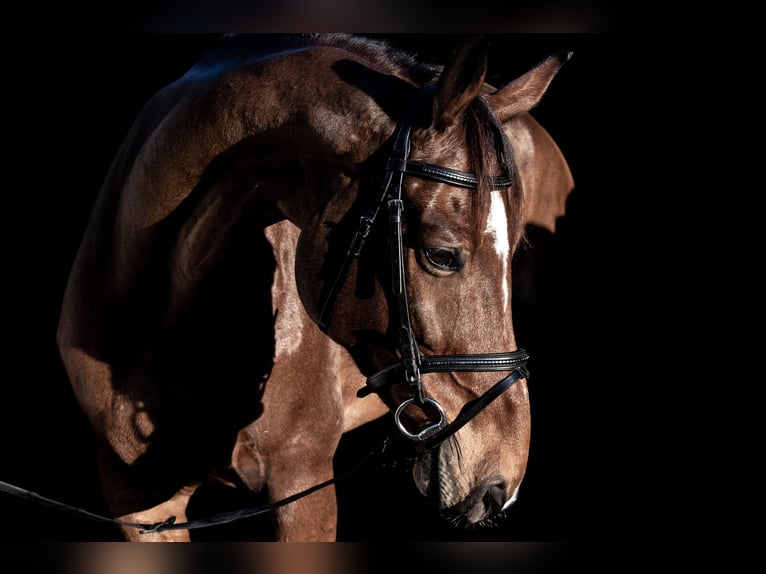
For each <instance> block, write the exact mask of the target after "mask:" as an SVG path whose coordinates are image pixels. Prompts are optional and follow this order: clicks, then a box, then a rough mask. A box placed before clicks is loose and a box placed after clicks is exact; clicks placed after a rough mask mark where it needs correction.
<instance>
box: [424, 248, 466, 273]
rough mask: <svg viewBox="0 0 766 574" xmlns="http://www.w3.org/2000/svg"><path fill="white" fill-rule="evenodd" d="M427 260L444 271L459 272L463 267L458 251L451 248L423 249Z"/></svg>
mask: <svg viewBox="0 0 766 574" xmlns="http://www.w3.org/2000/svg"><path fill="white" fill-rule="evenodd" d="M423 253H424V254H425V256H426V259H428V261H429V262H430V263H431V265H433V266H434V267H436V268H437V269H441V270H442V271H457V270H458V269H460V268H461V267H462V266H463V262H462V257H461V256H460V253H459V252H458V250H457V249H452V248H449V247H426V248H424V249H423Z"/></svg>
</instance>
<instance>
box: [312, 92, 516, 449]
mask: <svg viewBox="0 0 766 574" xmlns="http://www.w3.org/2000/svg"><path fill="white" fill-rule="evenodd" d="M433 88H434V86H433V85H429V86H425V87H424V88H421V89H420V90H419V91H418V94H417V96H416V98H415V99H414V101H413V103H412V104H411V105H410V107H409V109H408V110H407V112H406V114H405V116H404V118H403V120H402V121H401V122H400V124H399V125H398V127H397V130H396V134H395V136H394V142H393V147H392V149H391V155H390V156H389V159H388V161H387V163H386V172H385V176H384V178H383V183H382V185H381V189H380V192H379V194H378V196H377V197H376V200H375V202H374V203H373V205H372V207H371V208H370V209H369V210H368V212H367V213H366V214H365V215H363V216H362V217H361V219H360V222H359V227H358V228H357V231H356V234H355V235H354V238H353V239H352V241H351V245H350V246H349V249H348V251H347V252H346V256H345V259H344V261H343V264H342V265H341V268H340V271H339V272H338V275H337V276H336V278H335V281H334V282H333V284H332V286H331V288H330V290H329V292H328V295H327V296H326V298H325V302H324V304H323V306H322V311H321V313H320V321H319V322H320V326H321V327H322V328H323V329H325V330H326V329H327V326H328V324H329V321H330V318H331V313H332V310H333V308H334V305H335V302H336V300H337V297H338V293H339V292H340V289H341V287H342V286H343V283H344V282H345V281H346V278H347V277H348V274H349V272H350V269H351V265H352V264H353V262H354V261H355V260H356V259H357V258H358V257H359V256H360V254H361V253H362V250H363V248H364V245H365V243H366V241H367V238H368V237H369V234H370V231H371V230H372V227H373V225H374V224H375V221H376V220H377V217H378V215H379V213H380V210H381V207H382V206H383V204H384V203H385V204H386V206H387V208H388V212H389V240H390V248H391V271H392V281H391V283H392V285H391V287H392V294H393V296H394V298H395V300H396V302H397V308H398V309H397V311H398V313H397V318H398V321H399V350H400V354H401V361H400V362H399V363H396V364H394V365H391V366H389V367H387V368H385V369H383V370H381V371H379V372H378V373H375V374H374V375H372V376H370V377H369V378H368V379H367V384H366V386H365V387H363V388H362V389H360V390H359V391H358V392H357V396H359V397H364V396H367V395H368V394H370V393H372V392H375V393H379V392H381V391H383V390H385V389H386V388H387V387H388V386H390V385H391V384H394V383H398V382H401V381H402V380H404V381H405V382H406V383H407V384H408V385H409V388H410V392H411V394H412V397H413V398H412V399H407V400H406V401H405V403H403V404H402V405H400V407H399V409H397V411H396V413H395V420H396V423H397V426H399V429H400V430H401V431H402V433H403V434H405V436H407V437H408V438H411V439H413V440H415V441H416V442H418V446H417V448H418V450H425V449H428V448H433V447H434V446H436V445H437V444H439V443H440V442H442V441H443V440H445V439H447V438H449V437H450V436H451V435H453V434H454V433H455V432H457V431H458V429H460V428H461V427H462V426H464V425H465V424H466V423H467V422H468V421H469V420H470V419H472V418H473V417H474V416H476V415H477V414H478V413H479V412H480V411H481V410H482V409H484V408H485V407H486V406H487V405H488V404H489V403H490V402H492V401H494V400H495V399H496V398H497V397H498V396H500V394H502V392H504V391H505V390H507V389H508V388H509V387H510V386H511V385H512V384H513V383H515V382H516V381H517V380H519V379H521V378H526V377H528V376H529V373H528V371H527V369H526V363H527V361H528V359H529V355H528V354H527V353H526V351H525V350H523V349H518V350H516V351H510V352H505V353H488V354H475V355H430V356H422V355H421V354H420V351H419V349H418V345H417V340H416V337H415V334H414V332H413V330H412V325H411V321H410V313H409V307H408V302H407V288H406V277H405V271H404V254H403V245H402V241H403V239H402V221H401V217H402V211H403V202H402V187H403V180H404V176H405V175H412V176H415V177H419V178H422V179H428V180H431V181H437V182H441V183H446V184H449V185H453V186H457V187H461V188H466V189H478V181H477V178H476V176H475V175H474V174H472V173H467V172H462V171H457V170H453V169H449V168H445V167H441V166H436V165H432V164H427V163H422V162H413V161H409V159H408V157H409V152H410V133H411V131H412V126H413V123H414V117H415V113H416V112H417V109H418V108H419V107H420V106H421V102H423V100H424V99H425V98H426V96H428V95H429V94H430V93H431V92H432V91H433ZM510 185H511V179H510V178H509V177H508V176H495V177H494V178H493V189H495V190H504V189H507V188H508V187H509V186H510ZM485 371H511V374H509V375H508V376H507V377H505V378H504V379H502V380H501V381H500V382H498V383H496V384H495V385H494V386H493V387H491V388H490V389H489V390H488V391H487V392H485V393H484V394H483V395H481V396H480V397H478V398H477V399H475V400H473V401H471V402H469V403H467V404H466V405H465V406H464V407H463V409H462V410H461V412H460V414H459V415H458V417H457V418H456V419H455V420H454V421H452V422H451V423H449V424H447V423H446V415H443V413H444V411H443V409H442V408H441V406H440V405H439V404H438V403H436V401H434V400H432V399H429V398H427V397H426V396H425V392H424V389H423V385H422V382H421V378H420V375H421V373H436V372H485ZM411 402H417V403H418V404H420V405H423V404H424V403H425V402H430V403H431V404H433V405H434V406H435V407H436V408H437V409H438V410H439V411H440V413H442V415H443V416H442V418H441V420H440V421H438V423H437V424H435V425H432V426H429V427H428V428H427V429H425V430H424V431H421V432H420V433H418V434H413V433H410V432H409V431H407V429H405V428H404V425H403V423H401V422H400V419H399V417H400V414H401V412H402V411H403V408H404V407H406V406H407V404H409V403H411Z"/></svg>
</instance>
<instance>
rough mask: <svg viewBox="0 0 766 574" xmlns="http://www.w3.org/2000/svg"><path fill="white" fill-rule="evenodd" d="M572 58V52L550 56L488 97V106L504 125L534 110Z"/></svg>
mask: <svg viewBox="0 0 766 574" xmlns="http://www.w3.org/2000/svg"><path fill="white" fill-rule="evenodd" d="M571 57H572V52H558V53H556V54H553V55H552V56H548V57H547V58H546V59H545V60H543V61H542V62H541V63H540V64H538V65H537V66H536V67H535V68H533V69H532V70H530V71H529V72H527V73H526V74H524V75H523V76H520V77H519V78H517V79H515V80H514V81H512V82H511V83H509V84H506V85H505V86H503V87H502V88H500V89H499V90H497V91H496V92H494V93H492V94H489V95H487V96H486V98H487V104H489V107H490V108H491V109H492V111H493V112H494V113H495V115H496V116H497V119H498V120H500V122H502V123H504V122H506V121H508V120H509V119H511V118H512V117H513V116H516V115H518V114H521V113H524V112H528V111H529V110H531V109H532V108H534V107H535V106H536V105H537V104H538V103H539V102H540V99H541V98H542V97H543V94H545V91H546V90H547V89H548V86H549V85H550V83H551V80H553V77H554V76H555V75H556V73H557V72H558V71H559V69H560V68H561V66H563V65H564V63H565V62H567V61H568V60H569V58H571Z"/></svg>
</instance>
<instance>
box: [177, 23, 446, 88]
mask: <svg viewBox="0 0 766 574" xmlns="http://www.w3.org/2000/svg"><path fill="white" fill-rule="evenodd" d="M321 46H324V47H331V48H339V49H343V50H346V51H348V52H351V53H353V54H357V55H359V56H361V57H362V58H364V59H366V60H368V61H369V62H370V63H371V64H374V65H375V66H376V67H379V68H382V69H387V70H391V71H392V72H395V73H397V74H399V75H401V76H404V77H406V78H409V79H411V80H412V81H413V82H415V83H417V84H419V85H423V84H427V83H429V82H431V81H433V80H434V79H435V78H436V76H437V75H438V73H439V71H440V70H441V66H437V65H432V64H428V63H424V62H422V61H420V60H418V59H417V58H416V57H415V55H413V54H411V53H408V52H406V51H404V50H402V49H400V48H396V47H394V46H392V45H391V44H390V43H389V42H388V41H386V40H384V39H376V38H371V37H368V36H363V35H357V34H345V33H311V34H309V33H296V34H284V35H283V34H247V33H245V34H223V35H222V36H220V38H219V40H218V42H217V43H216V44H215V45H214V46H213V47H212V48H211V49H210V50H208V51H207V52H206V53H205V54H204V55H203V56H202V57H201V58H200V60H199V61H198V62H197V63H196V64H195V65H194V66H193V67H192V68H191V69H190V70H189V71H188V72H187V75H201V74H206V73H220V72H222V71H226V70H231V69H234V68H237V67H240V66H245V65H248V64H252V63H254V62H257V61H259V60H262V59H265V58H268V57H269V56H272V55H275V54H278V53H281V52H289V51H296V50H302V49H306V48H311V47H321Z"/></svg>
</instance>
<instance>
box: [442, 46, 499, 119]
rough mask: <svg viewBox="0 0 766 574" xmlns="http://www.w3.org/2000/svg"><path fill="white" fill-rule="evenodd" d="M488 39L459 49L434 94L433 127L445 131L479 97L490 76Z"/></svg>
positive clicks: (444, 70) (446, 66) (446, 68)
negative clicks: (486, 77) (488, 74)
mask: <svg viewBox="0 0 766 574" xmlns="http://www.w3.org/2000/svg"><path fill="white" fill-rule="evenodd" d="M487 50H488V45H487V39H486V37H484V36H482V35H475V36H471V37H469V38H467V39H465V40H463V41H462V42H461V43H460V45H459V46H458V47H457V48H455V52H454V54H453V55H452V58H451V59H450V61H449V62H448V63H447V64H446V65H445V66H444V69H443V70H442V73H441V75H440V76H439V82H438V83H437V85H436V91H435V92H434V104H433V117H432V125H433V126H434V127H435V128H436V129H437V130H443V129H445V128H447V127H449V126H451V125H452V124H454V123H455V122H456V121H457V119H458V118H459V117H460V116H461V115H462V114H463V112H464V111H465V109H466V108H467V107H468V104H470V103H471V101H472V100H473V99H474V98H475V97H476V96H478V95H479V93H480V92H481V88H482V86H483V85H484V77H485V76H486V74H487Z"/></svg>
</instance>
